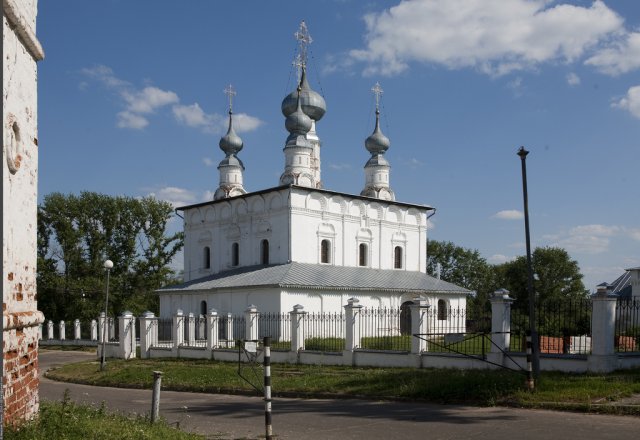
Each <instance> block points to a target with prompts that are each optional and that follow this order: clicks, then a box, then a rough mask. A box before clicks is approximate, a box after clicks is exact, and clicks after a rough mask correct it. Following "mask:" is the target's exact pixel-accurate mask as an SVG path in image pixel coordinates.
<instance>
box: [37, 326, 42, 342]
mask: <svg viewBox="0 0 640 440" xmlns="http://www.w3.org/2000/svg"><path fill="white" fill-rule="evenodd" d="M38 341H42V324H38Z"/></svg>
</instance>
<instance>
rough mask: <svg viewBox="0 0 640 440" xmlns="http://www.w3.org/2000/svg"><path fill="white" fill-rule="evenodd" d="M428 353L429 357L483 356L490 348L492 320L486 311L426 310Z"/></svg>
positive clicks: (464, 309)
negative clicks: (430, 353)
mask: <svg viewBox="0 0 640 440" xmlns="http://www.w3.org/2000/svg"><path fill="white" fill-rule="evenodd" d="M427 313H428V318H429V328H428V330H429V332H428V334H427V335H426V336H427V343H428V350H429V352H432V353H450V354H458V355H470V356H484V354H485V353H487V352H488V351H489V350H490V347H491V316H490V314H488V313H487V312H485V308H481V309H474V308H467V307H446V306H443V307H440V308H433V309H429V311H428V312H427Z"/></svg>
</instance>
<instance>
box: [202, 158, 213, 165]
mask: <svg viewBox="0 0 640 440" xmlns="http://www.w3.org/2000/svg"><path fill="white" fill-rule="evenodd" d="M202 162H203V163H204V164H205V165H206V166H208V167H211V166H213V165H214V164H215V162H214V161H213V159H211V158H210V157H203V158H202Z"/></svg>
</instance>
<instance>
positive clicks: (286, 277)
mask: <svg viewBox="0 0 640 440" xmlns="http://www.w3.org/2000/svg"><path fill="white" fill-rule="evenodd" d="M247 287H283V288H284V287H297V288H310V289H324V290H361V291H371V290H377V291H390V292H402V293H404V292H414V293H449V294H464V295H469V294H471V291H470V290H467V289H465V288H463V287H460V286H456V285H455V284H451V283H448V282H446V281H443V280H439V279H437V278H434V277H432V276H430V275H427V274H425V273H423V272H413V271H405V270H382V269H370V268H365V267H348V266H332V265H323V264H308V263H297V262H292V263H287V264H278V265H269V266H249V267H242V268H238V269H234V270H229V271H224V272H220V273H217V274H214V275H210V276H206V277H203V278H198V279H195V280H191V281H188V282H186V283H182V284H177V285H174V286H167V287H164V288H162V289H159V290H157V292H158V293H171V292H180V293H188V292H196V291H202V290H218V289H241V288H247Z"/></svg>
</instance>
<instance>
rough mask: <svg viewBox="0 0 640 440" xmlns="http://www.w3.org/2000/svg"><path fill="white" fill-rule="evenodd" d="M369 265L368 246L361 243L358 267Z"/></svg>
mask: <svg viewBox="0 0 640 440" xmlns="http://www.w3.org/2000/svg"><path fill="white" fill-rule="evenodd" d="M366 265H367V245H366V244H364V243H360V245H359V246H358V266H366Z"/></svg>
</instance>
